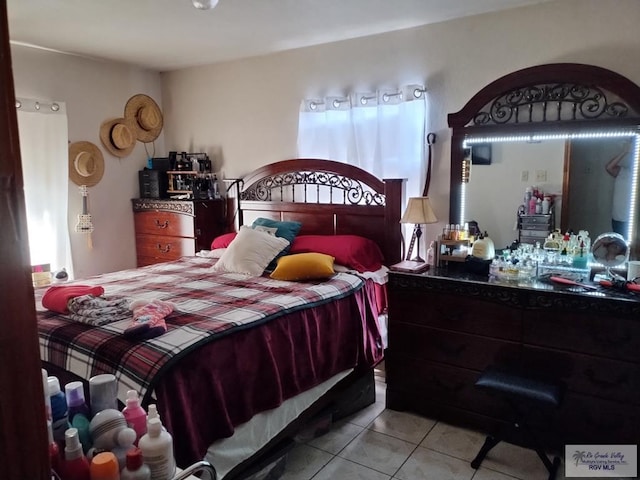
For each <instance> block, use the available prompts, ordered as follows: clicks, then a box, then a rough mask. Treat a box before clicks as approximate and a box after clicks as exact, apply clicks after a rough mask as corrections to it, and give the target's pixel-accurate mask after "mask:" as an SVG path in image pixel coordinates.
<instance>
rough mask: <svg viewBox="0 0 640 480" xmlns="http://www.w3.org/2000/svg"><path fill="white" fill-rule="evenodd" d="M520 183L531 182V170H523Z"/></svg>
mask: <svg viewBox="0 0 640 480" xmlns="http://www.w3.org/2000/svg"><path fill="white" fill-rule="evenodd" d="M520 181H521V182H528V181H529V170H522V172H521V173H520Z"/></svg>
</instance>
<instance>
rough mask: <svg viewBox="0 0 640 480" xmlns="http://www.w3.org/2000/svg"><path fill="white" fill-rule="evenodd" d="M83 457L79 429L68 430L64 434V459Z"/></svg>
mask: <svg viewBox="0 0 640 480" xmlns="http://www.w3.org/2000/svg"><path fill="white" fill-rule="evenodd" d="M81 456H82V445H81V444H80V437H79V436H78V429H77V428H68V429H67V430H66V431H65V432H64V457H65V458H66V459H67V460H73V459H75V458H80V457H81Z"/></svg>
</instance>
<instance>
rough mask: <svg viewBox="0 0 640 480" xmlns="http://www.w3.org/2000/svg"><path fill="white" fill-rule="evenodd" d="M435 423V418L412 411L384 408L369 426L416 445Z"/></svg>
mask: <svg viewBox="0 0 640 480" xmlns="http://www.w3.org/2000/svg"><path fill="white" fill-rule="evenodd" d="M435 424H436V421H435V420H431V419H428V418H425V417H421V416H419V415H415V414H412V413H407V412H396V411H394V410H384V411H383V412H382V413H381V414H380V415H378V417H377V418H376V419H375V420H374V421H373V423H372V424H371V425H370V426H369V428H370V429H371V430H375V431H376V432H380V433H384V434H386V435H391V436H392V437H396V438H399V439H400V440H405V441H407V442H411V443H414V444H416V445H418V444H419V443H420V442H421V441H422V440H423V439H424V437H425V436H426V435H427V433H429V431H430V430H431V429H432V428H433V426H434V425H435Z"/></svg>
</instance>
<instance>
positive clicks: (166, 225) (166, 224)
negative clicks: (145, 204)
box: [156, 218, 169, 228]
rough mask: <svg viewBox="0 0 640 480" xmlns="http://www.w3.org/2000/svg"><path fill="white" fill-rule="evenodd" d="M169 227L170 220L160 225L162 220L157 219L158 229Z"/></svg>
mask: <svg viewBox="0 0 640 480" xmlns="http://www.w3.org/2000/svg"><path fill="white" fill-rule="evenodd" d="M168 226H169V220H165V221H164V222H163V223H160V220H158V219H157V218H156V227H158V228H167V227H168Z"/></svg>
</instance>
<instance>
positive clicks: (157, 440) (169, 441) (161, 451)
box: [138, 418, 176, 479]
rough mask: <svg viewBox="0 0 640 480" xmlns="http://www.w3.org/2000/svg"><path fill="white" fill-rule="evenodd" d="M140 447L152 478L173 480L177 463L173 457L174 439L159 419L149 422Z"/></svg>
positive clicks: (139, 443)
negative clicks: (163, 427)
mask: <svg viewBox="0 0 640 480" xmlns="http://www.w3.org/2000/svg"><path fill="white" fill-rule="evenodd" d="M138 447H139V448H140V450H141V451H142V458H143V460H144V463H146V464H147V465H148V467H149V470H151V478H153V479H155V478H158V479H160V478H171V477H173V475H174V474H175V471H176V462H175V459H174V457H173V438H172V437H171V434H170V433H169V432H167V431H166V430H163V429H162V422H161V421H160V419H159V418H152V419H151V420H149V421H148V422H147V433H145V434H144V435H143V436H142V438H141V439H140V441H139V442H138Z"/></svg>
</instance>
